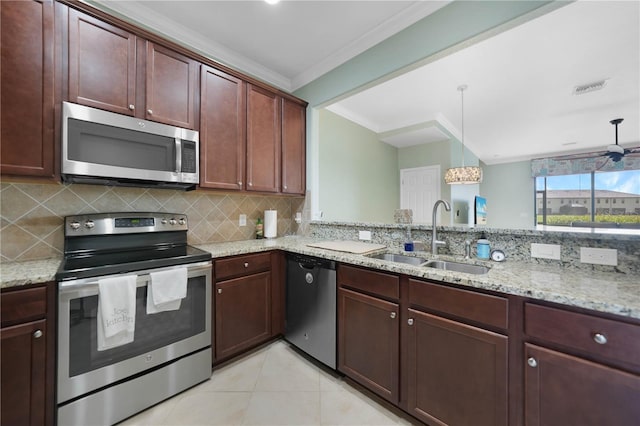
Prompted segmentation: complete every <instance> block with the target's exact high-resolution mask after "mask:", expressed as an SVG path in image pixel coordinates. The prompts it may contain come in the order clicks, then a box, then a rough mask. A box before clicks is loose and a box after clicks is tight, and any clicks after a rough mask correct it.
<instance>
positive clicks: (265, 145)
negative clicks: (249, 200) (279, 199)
mask: <svg viewBox="0 0 640 426" xmlns="http://www.w3.org/2000/svg"><path fill="white" fill-rule="evenodd" d="M280 99H281V98H280V97H279V96H278V95H276V94H275V93H273V92H270V91H268V90H265V89H263V88H261V87H258V86H254V85H252V84H247V167H246V169H247V170H246V173H247V186H246V188H247V190H248V191H259V192H279V191H280V149H281V142H280V141H281V139H280V138H281V128H280V123H281V115H280V114H281V112H280Z"/></svg>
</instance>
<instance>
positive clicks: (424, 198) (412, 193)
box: [400, 166, 440, 225]
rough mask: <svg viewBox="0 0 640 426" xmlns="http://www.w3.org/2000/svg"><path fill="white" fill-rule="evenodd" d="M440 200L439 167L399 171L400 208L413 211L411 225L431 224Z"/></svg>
mask: <svg viewBox="0 0 640 426" xmlns="http://www.w3.org/2000/svg"><path fill="white" fill-rule="evenodd" d="M439 199H440V166H428V167H416V168H413V169H402V170H400V208H401V209H411V210H413V223H426V224H429V225H430V224H431V214H432V211H433V205H434V204H435V203H436V201H438V200H439Z"/></svg>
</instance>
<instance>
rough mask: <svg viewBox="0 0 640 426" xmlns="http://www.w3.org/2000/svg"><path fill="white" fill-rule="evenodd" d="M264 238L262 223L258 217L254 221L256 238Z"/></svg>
mask: <svg viewBox="0 0 640 426" xmlns="http://www.w3.org/2000/svg"><path fill="white" fill-rule="evenodd" d="M263 238H264V225H263V224H262V219H260V218H258V221H257V222H256V240H261V239H263Z"/></svg>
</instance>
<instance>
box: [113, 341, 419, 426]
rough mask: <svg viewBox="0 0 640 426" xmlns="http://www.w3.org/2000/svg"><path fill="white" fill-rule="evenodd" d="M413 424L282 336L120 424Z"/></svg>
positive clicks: (183, 425) (363, 425)
mask: <svg viewBox="0 0 640 426" xmlns="http://www.w3.org/2000/svg"><path fill="white" fill-rule="evenodd" d="M411 424H412V422H411V421H409V420H407V419H406V418H402V417H399V416H398V415H396V414H395V413H393V412H391V411H389V410H387V409H386V408H385V407H383V406H382V405H380V404H379V403H377V402H376V401H374V400H373V399H371V398H369V397H367V396H365V395H364V394H363V393H361V392H360V391H358V390H356V389H355V388H354V387H352V386H350V385H349V384H347V383H346V382H345V381H344V380H342V379H341V378H339V377H335V376H333V375H331V374H330V373H328V372H327V371H325V370H323V369H322V368H320V367H318V366H316V365H315V364H314V363H312V362H311V361H309V360H307V359H306V358H304V357H303V356H301V355H300V354H298V353H297V352H296V351H295V350H294V349H292V348H291V346H290V345H289V344H288V343H287V342H285V341H283V340H279V341H276V342H274V343H272V344H270V345H269V346H266V347H264V348H261V349H259V350H257V351H256V352H254V353H252V354H250V355H247V356H245V357H243V358H241V359H239V360H237V361H235V362H233V363H230V364H227V365H225V366H223V367H220V368H217V369H215V370H214V372H213V375H212V376H211V379H210V380H209V381H207V382H204V383H202V384H200V385H198V386H195V387H193V388H191V389H189V390H187V391H185V392H183V393H181V394H179V395H176V396H175V397H173V398H171V399H169V400H167V401H165V402H163V403H161V404H158V405H156V406H155V407H151V408H149V409H148V410H146V411H144V412H142V413H140V414H138V415H136V416H134V417H131V418H129V419H127V420H125V421H124V422H122V423H120V426H137V425H153V426H156V425H157V426H160V425H180V426H187V425H362V426H365V425H411Z"/></svg>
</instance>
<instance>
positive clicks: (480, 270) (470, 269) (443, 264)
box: [424, 260, 491, 275]
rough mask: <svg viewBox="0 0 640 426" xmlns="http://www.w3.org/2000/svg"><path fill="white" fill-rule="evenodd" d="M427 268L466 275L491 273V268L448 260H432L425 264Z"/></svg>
mask: <svg viewBox="0 0 640 426" xmlns="http://www.w3.org/2000/svg"><path fill="white" fill-rule="evenodd" d="M424 266H426V267H427V268H435V269H442V270H445V271H454V272H464V273H466V274H475V275H483V274H486V273H487V272H489V269H491V268H489V267H487V266H482V265H471V264H468V263H459V262H450V261H447V260H431V261H429V262H427V263H425V264H424Z"/></svg>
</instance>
